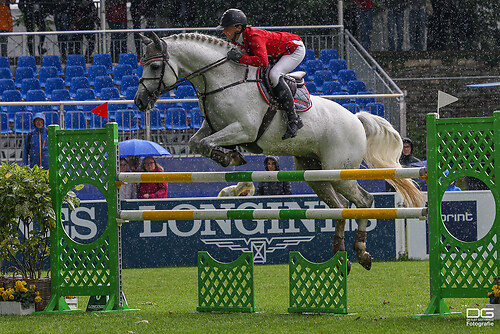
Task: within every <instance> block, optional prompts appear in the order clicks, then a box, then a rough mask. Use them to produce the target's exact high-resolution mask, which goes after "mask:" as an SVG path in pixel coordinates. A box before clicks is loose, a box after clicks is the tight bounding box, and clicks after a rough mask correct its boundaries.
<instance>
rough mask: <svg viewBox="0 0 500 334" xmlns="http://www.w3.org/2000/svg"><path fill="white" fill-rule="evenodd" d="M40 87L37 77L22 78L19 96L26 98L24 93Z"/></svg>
mask: <svg viewBox="0 0 500 334" xmlns="http://www.w3.org/2000/svg"><path fill="white" fill-rule="evenodd" d="M39 89H42V87H41V85H40V80H38V79H37V78H28V79H23V81H22V83H21V96H22V97H23V99H25V100H26V95H27V94H28V92H29V91H30V90H39Z"/></svg>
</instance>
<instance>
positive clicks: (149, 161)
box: [137, 156, 168, 198]
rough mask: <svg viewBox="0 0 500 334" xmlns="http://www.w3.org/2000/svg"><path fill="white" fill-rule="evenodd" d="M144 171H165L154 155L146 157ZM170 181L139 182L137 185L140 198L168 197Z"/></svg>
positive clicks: (142, 169)
mask: <svg viewBox="0 0 500 334" xmlns="http://www.w3.org/2000/svg"><path fill="white" fill-rule="evenodd" d="M141 171H142V172H163V167H161V166H160V165H159V164H158V163H157V162H156V160H155V158H153V157H152V156H148V157H145V158H144V160H143V161H142V166H141ZM167 194H168V183H166V182H164V183H139V184H138V185H137V195H138V196H137V197H138V198H167Z"/></svg>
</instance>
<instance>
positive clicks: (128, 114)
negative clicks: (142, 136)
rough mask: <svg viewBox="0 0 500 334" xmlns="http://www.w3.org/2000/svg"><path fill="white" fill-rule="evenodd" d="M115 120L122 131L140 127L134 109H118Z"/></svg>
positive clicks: (134, 129)
mask: <svg viewBox="0 0 500 334" xmlns="http://www.w3.org/2000/svg"><path fill="white" fill-rule="evenodd" d="M115 122H116V123H118V130H120V131H136V130H138V129H139V127H138V126H137V118H136V117H135V113H134V111H133V110H117V111H116V112H115Z"/></svg>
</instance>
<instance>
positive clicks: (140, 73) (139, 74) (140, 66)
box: [137, 64, 143, 78]
mask: <svg viewBox="0 0 500 334" xmlns="http://www.w3.org/2000/svg"><path fill="white" fill-rule="evenodd" d="M142 70H143V68H142V65H141V64H139V67H137V76H138V77H139V78H140V77H142Z"/></svg>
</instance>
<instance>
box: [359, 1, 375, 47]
mask: <svg viewBox="0 0 500 334" xmlns="http://www.w3.org/2000/svg"><path fill="white" fill-rule="evenodd" d="M354 2H355V3H356V6H357V18H358V29H359V36H360V37H361V38H360V39H361V45H363V47H364V48H365V49H366V50H367V51H370V48H371V36H370V35H371V33H372V27H373V0H354Z"/></svg>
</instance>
